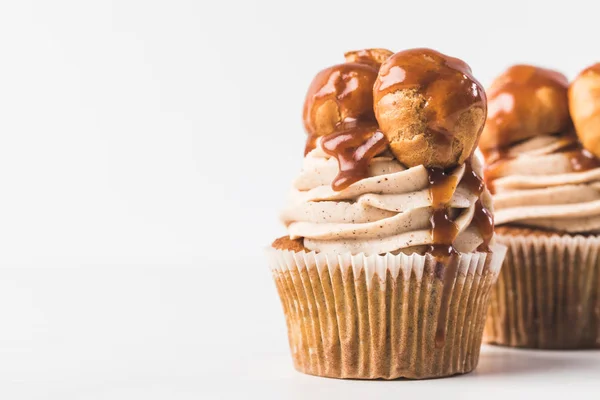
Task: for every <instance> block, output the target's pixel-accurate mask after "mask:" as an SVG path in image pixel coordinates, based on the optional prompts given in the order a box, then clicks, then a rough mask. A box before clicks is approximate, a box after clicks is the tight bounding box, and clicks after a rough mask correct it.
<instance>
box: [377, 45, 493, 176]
mask: <svg viewBox="0 0 600 400" xmlns="http://www.w3.org/2000/svg"><path fill="white" fill-rule="evenodd" d="M373 100H374V102H375V103H374V108H375V116H376V118H377V121H378V123H379V128H380V129H381V131H382V132H383V133H384V134H385V136H386V137H387V139H388V141H389V144H390V149H391V150H392V152H393V153H394V155H395V156H396V158H397V159H398V160H399V161H400V162H401V163H403V164H404V165H406V166H408V167H413V166H417V165H424V166H426V167H439V168H449V167H453V166H456V165H458V164H462V163H464V162H465V161H466V160H467V158H469V157H470V156H471V155H472V153H473V151H474V150H475V148H476V146H477V141H478V139H479V136H480V134H481V131H482V129H483V124H484V122H485V115H486V96H485V92H484V90H483V87H482V86H481V84H480V83H479V82H478V81H477V80H475V78H473V76H472V74H471V68H470V67H469V66H468V65H467V64H466V63H465V62H463V61H462V60H459V59H457V58H453V57H449V56H446V55H444V54H442V53H439V52H437V51H435V50H431V49H411V50H406V51H401V52H399V53H396V54H394V55H393V56H391V57H389V58H388V59H387V60H386V61H385V62H383V64H382V65H381V68H380V71H379V74H378V76H377V80H376V82H375V86H374V89H373Z"/></svg>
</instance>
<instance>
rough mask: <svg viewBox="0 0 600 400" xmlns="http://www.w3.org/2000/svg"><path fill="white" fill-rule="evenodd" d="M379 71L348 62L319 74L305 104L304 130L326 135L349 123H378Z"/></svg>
mask: <svg viewBox="0 0 600 400" xmlns="http://www.w3.org/2000/svg"><path fill="white" fill-rule="evenodd" d="M377 72H378V69H377V68H375V67H373V66H372V65H368V64H361V63H355V62H354V63H345V64H340V65H334V66H333V67H329V68H326V69H324V70H323V71H321V72H319V73H318V74H317V76H315V78H314V79H313V81H312V83H311V85H310V87H309V89H308V93H307V94H306V100H305V102H304V111H303V121H304V128H305V129H306V131H307V132H308V134H309V135H314V136H323V135H327V134H330V133H333V132H334V131H336V130H337V126H338V125H339V124H342V123H345V122H347V121H349V120H355V121H367V120H370V121H374V120H375V112H374V111H373V84H374V83H375V79H376V78H377Z"/></svg>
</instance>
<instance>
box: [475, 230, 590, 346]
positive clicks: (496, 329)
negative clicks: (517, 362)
mask: <svg viewBox="0 0 600 400" xmlns="http://www.w3.org/2000/svg"><path fill="white" fill-rule="evenodd" d="M500 233H501V234H497V235H496V240H497V242H499V243H502V244H505V245H506V246H508V252H507V256H506V260H505V261H504V264H503V266H502V270H501V272H500V276H499V278H498V283H497V285H496V286H495V287H494V288H493V289H492V295H491V300H490V308H489V315H488V320H487V323H486V327H485V333H484V341H485V342H486V343H490V344H498V345H504V346H512V347H523V348H537V349H591V348H600V237H595V236H588V237H584V236H570V235H563V236H559V235H557V234H552V233H549V232H546V231H541V230H531V229H521V228H511V227H503V229H502V230H500Z"/></svg>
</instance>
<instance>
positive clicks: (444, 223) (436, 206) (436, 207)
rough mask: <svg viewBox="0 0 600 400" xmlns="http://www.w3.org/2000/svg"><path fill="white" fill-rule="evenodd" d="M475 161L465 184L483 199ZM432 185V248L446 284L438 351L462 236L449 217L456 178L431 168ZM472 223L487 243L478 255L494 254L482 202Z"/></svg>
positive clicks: (488, 216)
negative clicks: (474, 169)
mask: <svg viewBox="0 0 600 400" xmlns="http://www.w3.org/2000/svg"><path fill="white" fill-rule="evenodd" d="M471 162H472V160H469V161H468V162H467V163H466V166H465V167H466V168H465V173H464V175H463V178H462V183H463V184H464V185H465V186H466V187H467V189H468V190H470V191H471V192H472V193H474V194H475V195H476V196H477V197H480V196H481V194H482V193H483V191H484V189H485V183H484V181H483V179H482V178H481V177H480V176H479V175H477V173H475V171H473V168H472V166H471ZM428 172H429V183H430V189H429V190H430V194H431V204H432V207H433V214H432V216H431V236H432V237H433V244H432V245H431V246H430V248H429V252H430V253H431V254H433V256H434V257H435V258H436V270H439V272H438V273H440V274H442V280H443V282H444V285H443V288H444V289H443V292H442V300H441V308H440V313H439V314H438V321H437V330H436V335H435V343H436V346H437V347H443V345H444V341H445V336H446V322H447V321H446V319H447V313H448V307H449V302H450V297H451V294H452V286H453V285H452V283H453V282H454V279H455V278H456V273H457V269H458V253H457V251H456V249H455V248H454V246H453V243H454V241H455V240H456V237H457V236H458V234H459V230H458V226H457V225H456V223H454V221H452V219H451V216H450V215H449V210H450V207H449V203H450V200H451V199H452V196H453V194H454V192H455V191H456V187H457V185H458V182H457V180H456V177H455V176H454V175H451V174H448V173H446V172H445V171H444V170H442V169H440V168H429V169H428ZM472 223H473V224H475V226H476V227H477V229H478V230H479V233H480V235H481V237H482V238H483V242H482V243H481V245H479V247H478V248H477V250H478V251H484V252H490V247H489V244H490V241H491V240H492V237H493V236H494V217H493V215H492V213H491V212H490V210H488V209H487V207H485V206H484V204H483V202H482V201H481V198H478V199H477V201H476V202H475V210H474V214H473V220H472Z"/></svg>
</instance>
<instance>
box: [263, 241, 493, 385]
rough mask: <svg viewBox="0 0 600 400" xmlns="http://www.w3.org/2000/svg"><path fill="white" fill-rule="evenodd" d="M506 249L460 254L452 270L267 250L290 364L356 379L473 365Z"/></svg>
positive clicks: (427, 263) (433, 373) (426, 259)
mask: <svg viewBox="0 0 600 400" xmlns="http://www.w3.org/2000/svg"><path fill="white" fill-rule="evenodd" d="M504 252H505V248H504V247H503V246H495V249H494V252H493V253H489V254H488V253H469V254H461V255H459V256H457V257H456V258H455V262H456V263H455V264H454V268H451V267H448V266H444V265H441V264H440V263H437V262H436V260H435V259H434V258H433V257H432V256H430V255H427V256H421V255H418V254H412V255H404V254H400V255H392V254H387V255H372V256H365V255H364V254H359V255H354V256H352V255H350V254H346V255H341V256H337V255H331V254H329V255H328V254H323V253H314V252H310V253H306V252H297V253H294V252H291V251H286V250H275V249H269V251H268V255H269V262H270V266H271V268H272V271H273V277H274V279H275V283H276V284H277V289H278V292H279V295H280V297H281V302H282V304H283V310H284V313H285V317H286V322H287V328H288V335H289V344H290V349H291V353H292V358H293V360H294V366H295V368H296V369H297V370H298V371H301V372H304V373H307V374H311V375H319V376H327V377H335V378H355V379H378V378H383V379H395V378H415V379H418V378H434V377H442V376H449V375H454V374H461V373H466V372H470V371H472V370H473V369H474V368H475V367H476V366H477V362H478V359H479V349H480V345H481V339H482V333H483V327H484V323H485V316H486V310H487V306H488V298H489V294H490V289H491V286H492V284H493V283H494V282H495V280H496V278H497V276H498V272H499V269H500V266H501V264H502V259H503V257H504ZM445 272H446V274H444V273H445ZM444 275H445V276H444Z"/></svg>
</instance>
